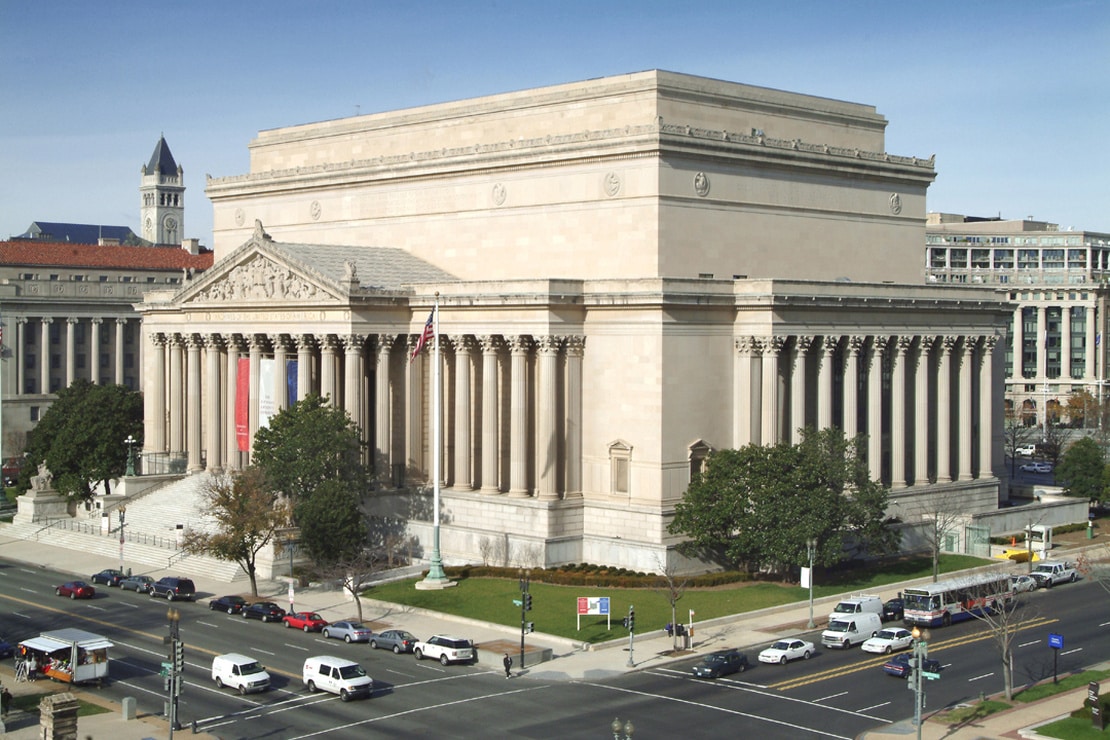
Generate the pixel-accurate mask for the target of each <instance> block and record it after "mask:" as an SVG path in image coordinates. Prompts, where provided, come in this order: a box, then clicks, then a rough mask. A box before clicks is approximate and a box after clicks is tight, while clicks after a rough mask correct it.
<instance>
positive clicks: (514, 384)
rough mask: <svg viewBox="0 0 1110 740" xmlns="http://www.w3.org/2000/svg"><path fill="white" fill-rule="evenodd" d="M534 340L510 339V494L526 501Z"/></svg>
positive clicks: (519, 337)
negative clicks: (530, 366) (530, 362)
mask: <svg viewBox="0 0 1110 740" xmlns="http://www.w3.org/2000/svg"><path fill="white" fill-rule="evenodd" d="M531 346H532V340H531V339H530V338H529V337H527V336H517V337H513V338H512V339H510V340H509V357H510V363H511V364H510V370H509V372H510V378H509V495H510V496H513V497H515V498H527V497H528V495H529V493H528V350H529V348H530V347H531Z"/></svg>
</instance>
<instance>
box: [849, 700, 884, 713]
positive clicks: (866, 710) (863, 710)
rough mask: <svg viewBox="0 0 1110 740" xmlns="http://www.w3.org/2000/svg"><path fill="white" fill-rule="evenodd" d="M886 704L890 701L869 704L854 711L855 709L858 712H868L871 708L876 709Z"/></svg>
mask: <svg viewBox="0 0 1110 740" xmlns="http://www.w3.org/2000/svg"><path fill="white" fill-rule="evenodd" d="M888 704H890V702H889V701H884V702H883V703H882V704H872V705H871V706H869V707H864V708H863V709H857V710H856V711H857V712H860V713H863V712H870V711H871V710H872V709H878V708H879V707H885V706H887V705H888Z"/></svg>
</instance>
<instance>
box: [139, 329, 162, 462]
mask: <svg viewBox="0 0 1110 740" xmlns="http://www.w3.org/2000/svg"><path fill="white" fill-rule="evenodd" d="M150 344H151V346H152V347H153V348H154V349H153V351H152V352H151V353H150V371H149V372H147V373H144V374H143V451H144V452H165V451H166V335H165V334H161V333H156V334H151V335H150Z"/></svg>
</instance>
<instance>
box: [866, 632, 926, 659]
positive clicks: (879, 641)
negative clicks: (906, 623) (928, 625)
mask: <svg viewBox="0 0 1110 740" xmlns="http://www.w3.org/2000/svg"><path fill="white" fill-rule="evenodd" d="M912 644H913V634H912V633H911V632H910V631H909V630H908V629H905V628H904V627H888V628H887V629H884V630H880V631H879V634H877V635H875V636H874V637H872V638H870V639H868V640H864V643H863V646H862V650H863V651H864V652H865V653H887V654H888V655H889V654H890V653H893V652H894V651H895V650H905V649H906V648H908V647H909V646H910V645H912Z"/></svg>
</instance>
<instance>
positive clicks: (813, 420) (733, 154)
mask: <svg viewBox="0 0 1110 740" xmlns="http://www.w3.org/2000/svg"><path fill="white" fill-rule="evenodd" d="M885 125H886V121H885V119H884V118H883V117H882V116H880V115H878V114H877V113H876V112H875V110H874V109H873V108H871V107H870V106H863V105H858V104H851V103H843V102H840V101H832V100H826V99H822V98H815V97H812V96H804V95H796V94H792V93H785V92H780V91H773V90H766V89H762V88H755V87H751V86H747V85H739V84H735V83H726V82H720V81H716V80H706V79H703V78H696V77H689V76H685V75H678V74H673V73H667V72H645V73H639V74H634V75H627V76H622V77H616V78H607V79H602V80H594V81H590V82H584V83H578V84H572V85H562V86H557V87H552V88H543V89H540V90H532V91H525V92H521V93H511V94H508V95H501V96H493V97H490V98H482V99H478V100H472V101H463V102H459V103H448V104H444V105H437V106H429V107H427V108H419V109H414V110H409V111H400V112H394V113H384V114H376V115H372V116H361V117H357V118H352V119H345V120H341V121H330V122H325V123H317V124H309V125H306V126H296V127H291V128H286V129H278V130H274V131H266V132H263V133H262V134H260V135H259V137H258V139H256V140H255V141H254V142H253V143H252V144H251V171H250V173H248V174H246V175H240V176H233V177H227V178H219V179H210V180H209V182H208V194H209V196H210V197H211V198H212V200H213V204H214V209H215V221H216V232H215V244H214V248H215V251H216V256H217V259H218V262H217V264H216V265H215V266H214V267H213V268H212V269H211V270H210V271H208V272H207V273H205V275H204V276H203V277H202V278H201V279H199V280H196V281H194V283H193V284H192V285H191V286H189V287H188V288H186V289H184V290H181V291H178V292H168V291H167V292H162V293H148V294H147V296H146V300H145V302H144V304H143V306H142V307H141V311H142V313H143V318H144V321H143V330H144V339H145V349H144V355H143V357H144V362H145V366H144V375H143V377H144V378H145V379H146V388H145V401H146V404H147V413H146V435H145V450H144V456H147V457H153V456H159V455H169V456H175V455H176V456H179V457H180V458H182V459H184V460H186V461H187V466H188V467H189V468H190V469H193V470H199V469H203V468H208V469H226V468H236V467H238V466H242V465H244V464H247V463H248V462H249V442H248V444H247V445H246V447H247V449H245V450H244V449H241V448H242V447H243V446H244V445H242V444H241V443H240V435H237V434H236V429H235V409H236V408H237V405H236V401H237V395H238V394H239V393H246V394H247V397H248V398H249V424H248V426H249V428H248V429H245V430H243V431H245V432H249V435H248V436H247V438H248V440H249V437H250V436H251V435H253V432H254V431H256V430H257V425H258V424H259V423H260V420H261V419H263V418H264V416H265V414H264V413H262V412H261V411H260V407H259V393H260V391H261V388H260V387H259V385H258V384H257V380H258V378H259V373H260V372H262V371H263V369H264V368H266V367H269V365H268V364H267V363H271V362H272V363H273V366H275V367H277V368H278V370H277V371H276V375H277V377H279V378H289V382H288V385H286V384H284V383H281V384H280V385H282V387H285V388H289V389H295V390H288V391H287V392H284V393H281V392H279V394H278V396H279V397H278V399H277V402H276V403H277V405H278V406H280V405H282V404H287V403H290V402H292V401H293V400H295V399H296V398H298V397H302V396H303V395H304V394H306V393H310V392H314V393H320V394H321V395H324V396H326V397H329V398H330V399H331V400H332V402H333V403H335V404H337V405H339V406H340V407H342V408H344V409H346V410H347V411H348V413H349V414H350V415H351V417H352V419H354V420H355V422H356V423H358V424H359V426H360V428H361V429H362V433H363V435H364V437H365V439H366V441H367V443H368V445H369V449H370V450H372V453H371V454H372V456H373V460H372V462H373V464H374V468H375V471H376V474H377V484H378V490H377V491H375V493H374V495H372V496H370V497H368V498H369V500H370V504H369V506H370V508H371V509H372V513H373V514H374V515H376V516H381V517H392V518H397V519H401V520H403V521H404V522H405V523H406V526H407V527H408V532H409V533H410V534H412V535H413V536H415V537H417V538H419V539H420V540H421V541H422V542H423V543H425V546H427V543H429V542H430V537H431V519H432V518H431V512H430V494H429V492H428V490H427V487H426V485H425V484H426V483H427V478H428V476H429V472H430V467H431V453H430V450H431V447H430V445H432V444H433V441H432V439H431V437H432V435H431V433H430V429H431V426H432V424H431V409H432V403H433V389H432V388H430V383H431V378H432V377H433V373H432V372H431V370H432V368H431V365H430V363H431V362H432V361H433V359H432V358H433V357H435V356H436V355H435V354H434V353H433V352H431V351H429V350H428V349H426V350H424V352H422V353H421V354H420V355H419V356H418V357H417V358H415V359H414V360H412V361H410V359H409V355H410V352H411V350H412V349H413V347H414V346H415V342H416V340H417V337H418V336H419V334H420V332H421V330H422V327H423V325H424V321H425V319H426V318H427V316H428V314H429V311H430V310H431V308H432V306H433V304H435V303H438V307H439V318H440V336H439V339H440V353H439V355H438V356H439V357H440V362H441V363H442V364H441V372H440V373H439V376H440V378H441V386H440V388H439V392H440V397H441V399H442V405H441V409H442V421H443V425H442V427H443V435H442V440H441V442H440V444H441V451H442V461H443V464H442V466H441V477H442V481H441V482H442V484H443V487H444V490H443V496H442V499H443V500H442V510H441V515H442V521H443V532H442V540H441V547H442V551H443V556H444V558H445V560H447V561H448V562H458V561H476V560H481V559H483V558H484V557H485V556H486V555H488V553H489V552H491V551H494V550H495V549H497V550H498V551H499V552H500V553H502V556H503V558H504V559H505V560H506V561H507V562H511V563H512V564H524V565H545V564H553V563H559V562H581V561H589V562H602V563H610V564H614V565H622V566H627V567H633V568H636V569H639V570H659V569H661V568H662V567H666V566H667V565H668V564H670V565H678V566H682V567H685V566H687V565H689V564H684V563H681V561H680V559H679V558H678V557H677V556H676V555H675V554H674V552H673V545H674V544H675V539H674V538H673V537H672V536H670V535H669V534H668V533H667V531H666V526H667V522H668V521H669V517H670V515H671V513H672V512H673V507H674V504H675V503H676V502H678V501H679V500H681V497H682V495H683V492H684V491H685V489H686V487H687V485H688V483H689V481H690V476H691V475H692V474H693V473H694V472H696V471H697V470H698V469H699V466H700V465H702V464H703V462H704V459H705V457H706V455H707V454H708V453H709V452H710V451H711V450H714V449H722V448H729V447H738V446H741V445H744V444H749V443H762V444H768V443H773V442H776V441H779V440H793V439H795V437H796V434H797V430H798V429H799V428H800V427H802V426H815V427H825V426H830V425H835V426H839V427H841V428H843V429H844V430H845V431H846V432H848V433H850V434H867V435H868V438H869V446H868V458H869V463H870V465H871V467H872V471H873V473H874V475H875V476H876V477H879V478H881V479H882V480H883V481H884V482H887V483H888V484H889V485H891V486H892V487H893V488H895V489H898V490H899V491H902V490H903V489H906V490H907V491H919V492H920V493H921V494H927V492H928V491H929V490H930V489H931V487H932V486H936V485H943V486H944V487H945V488H946V490H949V489H952V488H955V489H956V490H966V491H967V492H968V494H969V502H970V501H974V502H975V503H974V504H969V505H972V506H974V507H976V508H980V507H982V506H984V505H985V504H984V502H989V504H990V506H994V505H995V504H996V503H997V496H998V478H997V474H996V471H998V472H1001V470H1002V466H1001V465H1000V461H1001V429H1002V426H1001V408H1002V395H1001V394H1002V388H1003V385H1002V377H1003V376H1002V368H1003V366H1002V363H1001V361H1000V359H999V354H998V350H999V347H1000V346H1001V344H1000V338H1001V337H1003V336H1004V335H1005V327H1006V323H1007V321H1008V320H1009V317H1010V315H1011V313H1012V307H1011V306H1010V305H1009V304H1007V303H1005V302H1004V300H1003V299H1002V297H1000V296H997V295H995V294H992V293H986V292H984V291H981V290H976V289H974V288H967V287H957V286H943V287H941V286H928V285H925V284H924V279H923V270H922V264H921V260H920V248H921V243H922V241H923V237H924V207H925V191H926V188H927V187H928V184H929V183H930V182H931V181H932V179H933V177H934V171H933V168H932V161H931V160H924V159H919V158H915V157H903V156H895V155H890V154H887V153H885V152H884V147H883V129H884V128H885ZM263 223H265V227H263V226H262V224H263ZM267 231H269V232H272V234H273V235H271V234H269V233H267ZM243 359H245V360H247V362H245V363H244V362H240V360H243ZM294 361H295V368H294ZM242 367H246V368H249V369H248V370H246V371H245V372H248V373H249V383H247V384H240V383H239V380H238V375H237V374H238V372H239V369H240V368H242ZM900 499H905V496H903V495H900ZM969 513H970V512H969ZM690 567H694V566H692V565H690Z"/></svg>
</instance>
